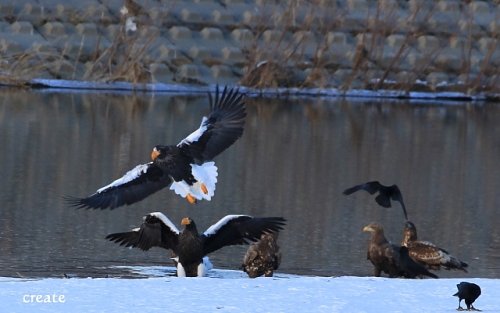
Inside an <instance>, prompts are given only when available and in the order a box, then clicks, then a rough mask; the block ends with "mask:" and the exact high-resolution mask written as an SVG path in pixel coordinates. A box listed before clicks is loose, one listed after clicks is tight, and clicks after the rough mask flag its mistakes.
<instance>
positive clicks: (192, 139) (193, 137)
mask: <svg viewBox="0 0 500 313" xmlns="http://www.w3.org/2000/svg"><path fill="white" fill-rule="evenodd" d="M206 121H207V117H206V116H204V117H203V118H202V119H201V124H200V127H199V128H198V129H197V130H195V131H194V132H192V133H191V134H189V136H187V137H186V138H184V139H182V141H181V142H179V143H178V144H177V146H180V145H182V144H187V145H188V144H190V143H192V142H195V141H198V139H200V137H201V135H203V133H204V132H205V131H206V130H207V125H205V122H206Z"/></svg>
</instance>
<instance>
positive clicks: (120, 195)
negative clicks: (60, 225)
mask: <svg viewBox="0 0 500 313" xmlns="http://www.w3.org/2000/svg"><path fill="white" fill-rule="evenodd" d="M171 182H172V179H171V178H170V176H169V175H168V174H167V173H165V172H164V171H163V170H161V169H160V168H159V167H158V166H156V165H155V164H154V163H153V162H150V163H147V164H141V165H138V166H136V167H135V168H133V169H132V170H130V171H128V172H127V173H126V174H125V175H123V177H121V178H119V179H117V180H115V181H114V182H112V183H111V184H109V185H107V186H104V187H102V188H100V189H99V190H97V191H96V193H94V194H93V195H91V196H89V197H87V198H75V197H67V198H66V200H67V202H68V203H69V204H70V205H72V206H74V207H77V208H86V209H108V208H109V209H114V208H117V207H120V206H122V205H130V204H132V203H135V202H138V201H140V200H142V199H144V198H146V197H147V196H149V195H151V194H153V193H155V192H157V191H158V190H160V189H162V188H164V187H166V186H168V185H169V184H170V183H171Z"/></svg>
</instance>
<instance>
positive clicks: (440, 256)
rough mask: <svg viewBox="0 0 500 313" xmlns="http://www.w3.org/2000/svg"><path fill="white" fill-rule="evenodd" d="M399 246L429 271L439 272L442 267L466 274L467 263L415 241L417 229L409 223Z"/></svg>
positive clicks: (427, 243)
mask: <svg viewBox="0 0 500 313" xmlns="http://www.w3.org/2000/svg"><path fill="white" fill-rule="evenodd" d="M401 245H402V246H406V247H408V252H409V254H410V256H411V257H412V258H413V259H414V260H415V261H417V262H419V263H420V264H422V265H424V266H425V267H427V268H429V269H432V270H439V269H441V267H444V268H445V269H447V270H449V269H455V270H462V271H464V272H466V273H467V270H466V269H465V268H466V267H467V266H468V265H467V263H465V262H462V261H460V260H459V259H457V258H456V257H454V256H453V255H451V254H449V253H448V251H446V250H444V249H442V248H440V247H438V246H436V245H435V244H433V243H431V242H428V241H419V240H417V228H416V227H415V225H414V224H413V223H412V222H410V221H407V222H406V223H405V227H404V230H403V240H402V241H401Z"/></svg>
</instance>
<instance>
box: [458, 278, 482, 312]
mask: <svg viewBox="0 0 500 313" xmlns="http://www.w3.org/2000/svg"><path fill="white" fill-rule="evenodd" d="M457 288H458V292H457V293H455V294H454V295H453V296H455V297H458V308H457V310H458V311H463V308H462V307H461V306H460V302H462V299H464V300H465V304H466V305H467V311H471V310H472V311H481V310H479V309H476V308H475V307H474V306H473V305H472V303H474V301H476V299H477V298H478V297H479V296H480V295H481V287H479V286H478V285H476V284H474V283H468V282H465V281H463V282H461V283H460V284H457Z"/></svg>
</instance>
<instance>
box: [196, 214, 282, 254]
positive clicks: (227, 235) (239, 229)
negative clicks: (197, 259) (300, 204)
mask: <svg viewBox="0 0 500 313" xmlns="http://www.w3.org/2000/svg"><path fill="white" fill-rule="evenodd" d="M285 222H286V220H285V219H284V218H282V217H260V218H259V217H251V216H248V215H226V216H225V217H223V218H222V219H221V220H219V221H218V222H217V223H216V224H214V225H212V226H210V227H209V228H208V229H207V230H206V231H205V232H204V233H203V235H202V237H203V240H204V246H203V248H204V251H203V253H204V254H205V255H206V254H209V253H210V252H213V251H216V250H218V249H220V248H222V247H224V246H230V245H242V244H248V243H250V242H254V241H257V240H259V238H260V236H261V235H262V234H264V233H271V232H277V231H279V230H281V229H283V226H284V225H285Z"/></svg>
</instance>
